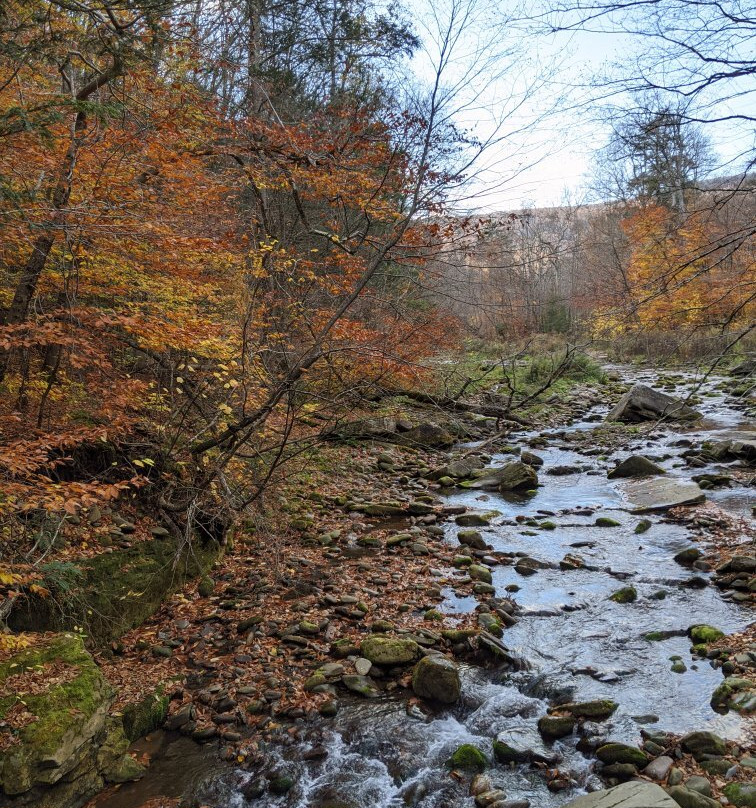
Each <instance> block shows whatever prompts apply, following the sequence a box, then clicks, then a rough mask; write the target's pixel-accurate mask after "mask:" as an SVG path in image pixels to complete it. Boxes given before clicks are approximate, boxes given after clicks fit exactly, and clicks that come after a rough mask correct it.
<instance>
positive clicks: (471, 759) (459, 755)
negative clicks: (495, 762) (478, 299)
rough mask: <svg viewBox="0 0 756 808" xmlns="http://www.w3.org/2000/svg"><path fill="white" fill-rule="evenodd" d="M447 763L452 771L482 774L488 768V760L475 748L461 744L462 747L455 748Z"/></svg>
mask: <svg viewBox="0 0 756 808" xmlns="http://www.w3.org/2000/svg"><path fill="white" fill-rule="evenodd" d="M447 763H448V765H449V766H450V767H451V768H452V769H462V770H464V771H473V772H482V771H483V770H484V769H485V768H486V767H487V766H488V758H487V757H486V756H485V755H484V754H483V752H481V751H480V749H478V747H477V746H473V744H471V743H463V744H462V746H458V747H457V749H456V750H455V751H454V754H453V755H452V756H451V757H450V758H449V760H448V761H447Z"/></svg>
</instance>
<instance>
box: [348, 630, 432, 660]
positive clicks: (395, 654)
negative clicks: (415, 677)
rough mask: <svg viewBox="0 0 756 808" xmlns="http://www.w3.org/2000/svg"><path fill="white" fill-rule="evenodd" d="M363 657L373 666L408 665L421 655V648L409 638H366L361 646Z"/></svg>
mask: <svg viewBox="0 0 756 808" xmlns="http://www.w3.org/2000/svg"><path fill="white" fill-rule="evenodd" d="M360 653H361V654H362V656H363V657H364V658H365V659H367V660H369V661H370V662H372V663H373V665H407V664H409V663H410V662H414V661H415V660H416V659H417V657H418V656H419V654H420V646H419V645H418V644H417V643H416V642H415V641H414V640H411V639H409V638H408V637H379V636H372V637H366V638H365V639H364V640H363V641H362V645H361V646H360Z"/></svg>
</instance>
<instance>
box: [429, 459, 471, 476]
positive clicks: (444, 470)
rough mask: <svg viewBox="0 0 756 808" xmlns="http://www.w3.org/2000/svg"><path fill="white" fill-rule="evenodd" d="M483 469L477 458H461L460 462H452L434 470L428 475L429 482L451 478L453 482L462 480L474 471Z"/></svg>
mask: <svg viewBox="0 0 756 808" xmlns="http://www.w3.org/2000/svg"><path fill="white" fill-rule="evenodd" d="M481 468H483V461H482V460H481V459H480V458H479V457H463V458H462V459H460V460H452V461H451V463H447V465H445V466H442V467H441V468H440V469H436V470H435V471H434V472H432V473H431V474H430V475H429V478H430V479H431V480H440V479H442V478H443V477H451V478H452V479H454V480H464V479H466V478H467V477H469V476H470V475H471V474H472V473H473V472H474V471H477V470H478V469H481Z"/></svg>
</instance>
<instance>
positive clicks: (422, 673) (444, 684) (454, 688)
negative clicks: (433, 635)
mask: <svg viewBox="0 0 756 808" xmlns="http://www.w3.org/2000/svg"><path fill="white" fill-rule="evenodd" d="M412 690H413V691H414V692H415V695H416V696H419V697H420V698H421V699H431V700H433V701H439V702H441V703H442V704H454V703H455V702H457V701H459V697H460V694H461V684H460V679H459V670H458V668H457V665H456V664H455V663H454V662H453V661H452V660H451V659H448V658H447V657H445V656H440V655H432V656H427V657H423V658H422V659H421V660H420V661H419V662H418V663H417V665H415V670H414V671H413V672H412Z"/></svg>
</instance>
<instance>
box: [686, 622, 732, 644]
mask: <svg viewBox="0 0 756 808" xmlns="http://www.w3.org/2000/svg"><path fill="white" fill-rule="evenodd" d="M688 636H689V637H690V639H691V640H692V641H693V643H694V644H696V645H698V644H702V643H705V644H708V643H711V642H716V641H717V640H721V639H722V637H724V636H725V634H724V631H720V630H719V629H718V628H714V626H707V625H705V624H700V625H696V626H691V627H690V628H689V629H688Z"/></svg>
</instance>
